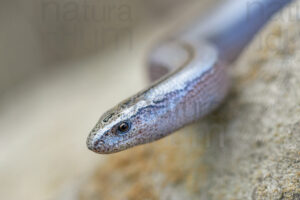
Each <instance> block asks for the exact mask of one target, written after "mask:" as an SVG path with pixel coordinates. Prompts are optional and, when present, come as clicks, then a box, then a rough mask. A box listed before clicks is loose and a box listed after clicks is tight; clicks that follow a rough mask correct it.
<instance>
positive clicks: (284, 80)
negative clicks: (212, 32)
mask: <svg viewBox="0 0 300 200" xmlns="http://www.w3.org/2000/svg"><path fill="white" fill-rule="evenodd" d="M295 8H296V4H292V5H291V6H289V7H288V8H287V9H285V11H284V13H283V14H282V15H278V16H277V17H276V18H275V19H276V20H273V22H272V23H271V24H269V25H268V27H267V28H266V29H265V30H264V31H263V32H262V33H261V34H259V35H258V36H257V38H256V39H255V42H254V43H253V44H252V45H251V47H250V48H248V49H247V50H246V51H245V53H244V54H243V56H242V58H241V59H240V60H239V61H238V62H237V63H236V65H235V66H233V67H232V70H231V72H232V76H233V84H232V85H233V87H232V91H231V93H230V95H229V98H228V99H227V101H226V102H225V103H224V104H223V105H222V106H221V107H220V109H218V110H217V111H216V112H214V113H213V114H211V115H210V116H208V117H206V118H205V119H202V120H200V121H199V122H198V123H195V124H193V125H190V126H188V127H186V128H184V129H181V130H180V131H178V132H177V133H174V134H172V135H171V136H170V137H167V138H165V139H163V140H160V141H158V142H155V143H152V144H149V145H144V146H140V147H136V148H133V149H130V150H127V151H125V152H121V153H118V154H114V155H110V156H107V157H106V158H105V160H104V162H103V163H102V164H100V165H99V167H98V168H97V169H96V170H95V171H94V172H93V173H92V174H91V175H90V177H89V178H88V179H87V180H86V181H85V182H84V183H83V184H82V185H81V187H80V188H79V194H78V195H79V199H81V200H91V199H105V200H114V199H128V200H135V199H149V200H152V199H153V200H154V199H174V200H176V199H205V200H206V199H212V200H215V199H224V200H232V199H236V200H238V199H241V200H245V199H261V200H269V199H270V200H275V199H278V200H279V199H288V200H299V199H300V87H299V85H300V68H299V63H300V54H299V50H300V42H299V41H300V40H299V34H298V33H299V32H300V23H299V22H298V21H297V20H296V16H295V15H291V13H293V12H294V11H293V10H294V9H295Z"/></svg>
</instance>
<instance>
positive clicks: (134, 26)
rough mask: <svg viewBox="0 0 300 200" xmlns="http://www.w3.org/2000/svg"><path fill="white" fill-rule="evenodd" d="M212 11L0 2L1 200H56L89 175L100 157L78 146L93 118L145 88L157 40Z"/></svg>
mask: <svg viewBox="0 0 300 200" xmlns="http://www.w3.org/2000/svg"><path fill="white" fill-rule="evenodd" d="M212 5H213V1H201V2H199V1H196V0H188V1H180V0H175V1H174V0H163V1H162V0H153V1H146V0H143V1H140V0H110V1H108V0H28V1H21V0H14V1H10V0H2V1H1V2H0V27H1V31H0V45H1V48H0V127H1V132H0V152H1V153H0V198H1V199H6V200H9V199H31V200H34V199H38V200H41V199H53V198H58V197H61V196H63V195H61V194H64V192H65V191H66V190H68V188H73V186H74V182H77V181H79V180H81V179H82V178H84V177H87V176H88V174H89V173H91V171H93V170H92V169H93V168H95V167H96V166H98V165H97V163H101V162H103V159H105V158H104V157H103V156H99V155H96V154H94V153H92V152H90V151H88V150H87V148H86V144H85V140H86V137H87V135H88V133H89V131H90V130H91V128H92V127H93V126H94V124H95V122H96V121H97V119H98V118H99V117H100V115H101V114H102V113H103V112H104V111H105V110H106V109H107V108H110V107H111V106H113V105H115V104H116V103H118V102H119V101H120V100H121V99H123V98H125V97H128V96H129V95H131V94H133V93H135V92H137V91H138V90H139V89H141V88H143V87H144V86H146V85H147V84H148V79H147V75H146V74H145V70H144V65H145V57H146V55H147V52H148V51H149V48H150V47H151V46H153V45H154V44H155V43H156V42H157V41H158V40H159V38H160V37H161V36H164V34H165V33H166V32H169V31H170V30H172V28H174V27H177V26H179V25H180V24H182V22H184V20H188V19H189V18H190V17H191V16H193V15H197V14H199V13H200V12H202V11H204V10H206V9H207V8H209V7H211V6H212ZM71 199H72V198H71Z"/></svg>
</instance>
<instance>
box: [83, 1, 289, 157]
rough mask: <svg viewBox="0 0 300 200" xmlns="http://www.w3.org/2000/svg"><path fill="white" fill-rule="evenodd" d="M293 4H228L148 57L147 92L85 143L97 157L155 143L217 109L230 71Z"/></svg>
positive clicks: (115, 111) (106, 119)
mask: <svg viewBox="0 0 300 200" xmlns="http://www.w3.org/2000/svg"><path fill="white" fill-rule="evenodd" d="M291 1H292V0H228V1H227V2H226V3H225V4H223V5H221V6H220V7H219V8H218V9H217V10H216V12H214V13H213V14H212V15H211V16H209V17H207V18H203V19H200V20H196V22H195V23H194V24H192V25H191V26H190V27H189V28H187V29H185V31H182V32H180V33H179V34H176V35H175V36H173V37H172V38H170V39H168V40H166V41H164V42H163V43H160V44H159V46H158V47H157V48H155V49H154V50H153V52H152V54H150V55H149V61H148V64H149V72H150V73H149V74H150V77H151V79H152V80H156V81H155V82H154V83H153V84H152V85H150V86H149V87H148V88H147V89H145V90H143V91H141V92H139V93H137V94H136V95H134V96H132V97H130V98H128V99H126V100H125V101H122V102H121V103H120V104H118V105H117V106H115V107H114V108H112V109H110V110H109V111H108V112H106V113H105V114H104V115H103V116H102V117H101V118H100V120H99V121H98V123H97V124H96V126H95V127H94V129H93V130H92V131H91V132H90V134H89V136H88V139H87V146H88V148H89V149H90V150H92V151H94V152H97V153H103V154H108V153H113V152H118V151H122V150H125V149H128V148H130V147H133V146H136V145H140V144H145V143H149V142H152V141H155V140H158V139H160V138H162V137H165V136H167V135H169V134H170V133H172V132H174V131H176V130H178V129H180V128H182V127H183V126H185V125H187V124H189V123H192V122H194V121H196V120H198V119H199V118H201V117H203V116H205V115H206V114H208V113H209V112H211V111H212V110H213V109H215V108H216V107H217V106H218V105H219V104H220V103H221V102H222V101H223V99H224V98H225V97H226V95H227V91H228V89H229V85H230V84H229V82H230V80H229V77H228V75H227V70H228V66H229V65H230V64H231V63H232V62H234V61H235V60H236V59H237V58H238V56H239V55H240V53H241V52H242V50H243V49H244V48H245V47H246V46H247V44H249V42H250V41H251V40H252V38H253V37H254V36H255V34H256V33H257V32H258V31H259V30H260V29H261V28H262V27H263V26H264V25H265V24H266V22H267V21H268V20H269V19H270V18H271V17H272V15H273V14H274V13H276V12H277V11H279V10H280V9H281V8H283V7H284V6H285V5H286V4H288V3H289V2H291Z"/></svg>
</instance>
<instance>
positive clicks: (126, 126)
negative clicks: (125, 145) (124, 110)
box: [118, 122, 130, 133]
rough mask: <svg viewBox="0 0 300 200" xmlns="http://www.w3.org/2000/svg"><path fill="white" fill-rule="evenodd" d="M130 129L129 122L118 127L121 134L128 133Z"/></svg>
mask: <svg viewBox="0 0 300 200" xmlns="http://www.w3.org/2000/svg"><path fill="white" fill-rule="evenodd" d="M129 129H130V124H129V123H128V122H121V123H120V124H119V126H118V131H119V132H120V133H127V132H128V131H129Z"/></svg>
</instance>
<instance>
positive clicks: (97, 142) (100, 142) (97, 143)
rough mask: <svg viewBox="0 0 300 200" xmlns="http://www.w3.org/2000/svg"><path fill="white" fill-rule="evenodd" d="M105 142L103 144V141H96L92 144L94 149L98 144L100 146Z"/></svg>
mask: <svg viewBox="0 0 300 200" xmlns="http://www.w3.org/2000/svg"><path fill="white" fill-rule="evenodd" d="M104 143H105V142H104V140H96V141H95V142H94V147H97V146H98V145H99V144H100V145H103V144H104Z"/></svg>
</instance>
